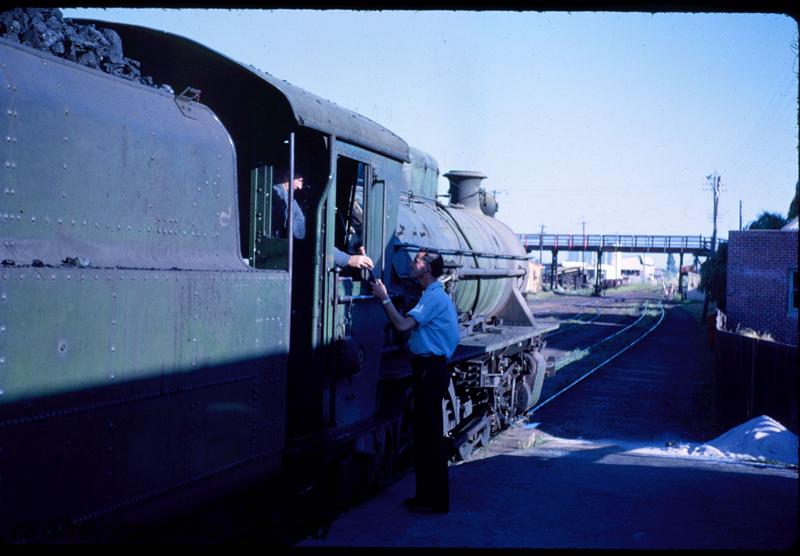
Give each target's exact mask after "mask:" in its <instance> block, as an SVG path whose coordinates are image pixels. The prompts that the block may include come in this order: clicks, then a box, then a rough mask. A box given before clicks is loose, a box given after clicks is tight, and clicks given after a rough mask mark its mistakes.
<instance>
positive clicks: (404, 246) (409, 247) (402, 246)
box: [394, 243, 528, 261]
mask: <svg viewBox="0 0 800 556" xmlns="http://www.w3.org/2000/svg"><path fill="white" fill-rule="evenodd" d="M394 248H395V249H398V250H403V251H424V250H426V249H433V248H432V247H429V246H424V245H416V244H413V243H396V244H395V246H394ZM435 249H436V251H437V252H438V253H440V254H442V255H462V256H467V257H481V258H484V259H511V260H517V261H527V260H528V257H527V255H508V254H500V253H485V252H483V251H472V250H469V249H439V248H435Z"/></svg>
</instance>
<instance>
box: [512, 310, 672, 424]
mask: <svg viewBox="0 0 800 556" xmlns="http://www.w3.org/2000/svg"><path fill="white" fill-rule="evenodd" d="M658 308H659V309H660V311H661V315H660V316H659V319H658V322H656V323H655V324H654V325H653V326H652V327H650V329H649V330H647V331H646V332H645V333H644V334H642V335H641V336H639V337H638V338H637V339H636V340H635V341H633V342H632V343H630V344H628V345H627V346H625V347H624V348H623V349H621V350H619V351H618V352H616V353H615V354H614V355H612V356H611V357H609V358H608V359H606V360H605V361H603V362H602V363H600V364H598V365H596V366H595V367H594V368H592V369H591V370H590V371H589V372H587V373H586V374H584V375H582V376H580V377H579V378H578V379H576V380H575V381H573V382H572V383H570V384H568V385H567V386H565V387H564V388H562V389H561V390H559V391H558V392H556V393H555V394H553V395H552V396H550V397H549V398H547V399H546V400H544V401H543V402H541V403H538V404H536V405H535V406H533V407H532V408H530V409H529V410H528V411H526V412H525V413H524V414H523V415H522V416H521V417H527V416H530V415H532V414H533V412H535V411H536V410H537V409H541V408H542V407H544V406H545V405H547V404H548V403H550V402H551V401H553V400H554V399H556V398H557V397H558V396H560V395H561V394H563V393H564V392H566V391H567V390H569V389H571V388H572V387H573V386H575V385H576V384H578V383H579V382H581V381H583V380H584V379H586V378H587V377H589V376H590V375H592V374H594V373H595V371H597V370H598V369H600V368H602V367H604V366H605V365H607V364H608V363H610V362H611V361H613V360H614V359H616V358H617V357H619V356H620V355H622V354H623V353H625V352H626V351H628V350H629V349H630V348H632V347H633V346H635V345H636V344H637V343H639V342H640V341H641V340H642V339H643V338H645V337H646V336H647V335H649V334H650V333H651V332H652V331H653V330H655V329H656V328H657V327H658V325H660V324H661V321H663V320H664V314H665V313H664V305H663V304H662V303H661V300H659V301H658ZM647 311H648V309H647V306H646V305H645V309H644V311H642V316H640V317H639V318H638V319H636V320H635V321H634V322H633V323H631V324H630V325H628V326H626V327H625V328H623V329H622V330H620V331H618V332H616V333H614V334H612V335H611V336H607V337H606V338H603V339H602V340H600V341H599V342H597V343H595V344H593V345H592V346H591V347H594V346H597V345H600V344H602V343H603V342H605V341H606V340H610V339H611V338H613V337H615V336H618V335H619V334H622V333H623V332H625V331H626V330H628V329H630V328H631V327H633V326H634V325H636V324H638V323H639V322H640V321H641V320H642V319H643V318H644V317H645V316H647Z"/></svg>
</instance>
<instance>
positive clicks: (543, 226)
mask: <svg viewBox="0 0 800 556" xmlns="http://www.w3.org/2000/svg"><path fill="white" fill-rule="evenodd" d="M541 226H542V229H541V231H540V232H539V264H541V265H543V264H544V261H543V260H542V241H543V238H542V236H543V235H544V229H545V225H544V224H542V225H541Z"/></svg>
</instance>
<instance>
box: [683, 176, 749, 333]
mask: <svg viewBox="0 0 800 556" xmlns="http://www.w3.org/2000/svg"><path fill="white" fill-rule="evenodd" d="M706 181H708V182H709V185H711V194H712V195H713V196H714V229H713V231H712V233H711V256H712V257H713V256H714V254H715V253H716V252H717V206H718V205H719V192H720V188H721V187H722V178H721V176H719V174H717V171H716V170H714V173H713V174H711V175H710V176H706ZM740 222H741V217H740ZM740 227H741V224H740ZM679 286H680V284H679ZM708 301H709V292H708V288H706V296H705V301H703V314H702V316H701V317H700V320H701V322H705V320H706V315H707V314H708Z"/></svg>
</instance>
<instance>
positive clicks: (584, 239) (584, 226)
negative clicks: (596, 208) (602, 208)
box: [581, 218, 586, 272]
mask: <svg viewBox="0 0 800 556" xmlns="http://www.w3.org/2000/svg"><path fill="white" fill-rule="evenodd" d="M581 225H582V226H583V238H582V240H581V241H584V242H585V241H586V219H585V218H584V219H583V221H582V222H581ZM585 266H586V251H581V272H586V269H585V268H584V267H585Z"/></svg>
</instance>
